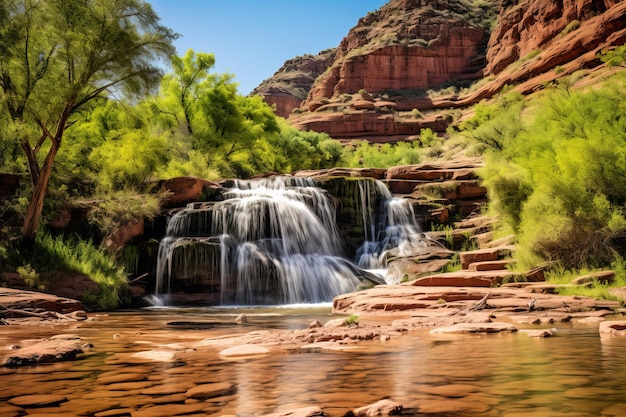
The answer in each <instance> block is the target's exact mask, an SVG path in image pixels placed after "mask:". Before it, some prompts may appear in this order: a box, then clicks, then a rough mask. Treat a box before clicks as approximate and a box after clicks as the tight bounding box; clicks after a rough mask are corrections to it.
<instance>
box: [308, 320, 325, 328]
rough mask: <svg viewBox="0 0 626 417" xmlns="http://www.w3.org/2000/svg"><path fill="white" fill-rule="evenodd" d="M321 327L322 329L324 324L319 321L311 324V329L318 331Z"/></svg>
mask: <svg viewBox="0 0 626 417" xmlns="http://www.w3.org/2000/svg"><path fill="white" fill-rule="evenodd" d="M320 327H322V323H320V321H319V320H314V321H312V322H311V324H309V329H318V328H320Z"/></svg>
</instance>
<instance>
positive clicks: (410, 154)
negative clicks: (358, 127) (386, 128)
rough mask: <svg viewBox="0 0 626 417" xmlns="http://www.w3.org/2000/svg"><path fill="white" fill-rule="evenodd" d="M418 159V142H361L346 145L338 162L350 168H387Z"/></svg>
mask: <svg viewBox="0 0 626 417" xmlns="http://www.w3.org/2000/svg"><path fill="white" fill-rule="evenodd" d="M419 161H420V142H419V141H413V142H398V143H396V144H393V145H392V144H389V143H385V144H383V145H379V144H369V143H368V142H361V143H359V144H356V145H350V146H346V147H345V148H344V150H343V153H342V155H341V160H340V164H341V165H342V166H346V167H351V168H360V167H368V168H388V167H391V166H394V165H411V164H417V163H419Z"/></svg>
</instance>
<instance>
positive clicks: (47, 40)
mask: <svg viewBox="0 0 626 417" xmlns="http://www.w3.org/2000/svg"><path fill="white" fill-rule="evenodd" d="M175 38H176V35H175V34H173V33H172V32H171V31H170V30H169V29H167V28H165V27H164V26H161V25H160V24H159V18H158V16H157V15H156V14H155V13H154V11H153V9H152V7H151V6H150V5H149V4H148V3H145V2H143V1H141V0H115V1H114V0H102V1H97V2H67V1H64V0H42V1H37V2H33V1H27V0H7V1H3V2H0V79H2V80H3V81H2V83H1V90H0V121H2V122H3V124H4V123H6V125H5V126H4V127H3V128H2V130H3V132H1V133H2V135H3V136H4V135H5V134H6V135H7V136H8V137H9V138H10V140H12V141H13V142H14V143H18V144H19V146H20V147H21V148H22V149H23V151H24V153H25V156H26V158H25V163H26V165H27V168H28V172H29V173H30V176H31V182H32V184H33V193H32V198H30V200H29V205H28V209H27V211H26V215H25V216H24V227H23V238H24V240H25V243H28V244H32V242H34V239H35V234H36V231H37V228H38V226H39V223H40V219H41V216H42V210H43V206H44V201H45V197H46V193H47V191H48V186H49V181H50V176H51V175H52V171H53V166H54V163H55V160H56V157H57V155H58V154H59V152H60V149H61V144H62V143H64V139H65V133H66V130H67V129H68V128H70V127H71V126H72V125H74V124H75V123H76V122H78V121H80V120H82V115H83V114H82V113H81V112H83V111H88V110H89V109H90V108H91V106H93V105H95V104H96V102H97V101H98V100H100V99H102V98H105V97H107V96H110V95H124V94H128V95H129V96H133V97H137V96H138V95H139V96H140V95H141V94H144V93H146V92H147V91H149V90H150V89H151V88H152V87H154V85H155V84H156V83H157V82H158V81H159V78H160V75H161V72H160V69H159V67H158V65H157V61H158V59H161V58H164V59H167V58H168V56H169V55H170V54H171V53H172V52H173V50H174V48H173V45H172V41H173V40H174V39H175ZM5 141H6V139H4V138H3V144H4V143H5ZM3 147H4V146H3ZM8 150H9V151H14V150H15V145H14V146H13V147H9V148H8Z"/></svg>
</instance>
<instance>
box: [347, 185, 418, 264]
mask: <svg viewBox="0 0 626 417" xmlns="http://www.w3.org/2000/svg"><path fill="white" fill-rule="evenodd" d="M368 186H370V187H372V186H373V187H375V190H373V192H372V190H363V191H362V193H361V194H362V195H368V196H371V195H375V196H377V198H376V199H375V200H376V201H377V202H378V205H379V207H378V208H377V210H373V209H372V205H371V204H370V203H371V202H368V201H366V200H365V199H363V200H362V205H363V207H362V209H361V211H362V212H363V213H367V216H369V218H368V220H369V222H370V223H369V225H370V226H369V228H368V230H367V233H366V236H365V241H364V242H363V244H362V245H361V247H359V249H358V251H357V255H356V263H357V265H358V266H359V267H360V268H364V269H383V268H385V267H386V266H387V260H388V258H389V257H390V256H394V257H401V256H408V255H410V254H414V253H418V252H419V250H420V249H421V248H424V247H425V246H426V245H425V243H424V242H425V241H424V237H423V234H422V233H421V231H420V228H419V226H418V224H417V222H416V221H415V213H414V211H413V206H411V204H410V202H409V201H408V200H405V199H402V198H394V197H393V196H392V195H391V192H390V191H389V189H388V188H387V187H386V186H385V185H384V184H383V183H381V182H380V181H375V182H374V183H373V184H368ZM366 205H367V207H368V208H366ZM373 213H376V215H373ZM364 216H365V214H364Z"/></svg>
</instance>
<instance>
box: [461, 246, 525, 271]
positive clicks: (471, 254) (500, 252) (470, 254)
mask: <svg viewBox="0 0 626 417" xmlns="http://www.w3.org/2000/svg"><path fill="white" fill-rule="evenodd" d="M514 251H515V246H514V245H503V246H498V247H494V248H486V249H477V250H473V251H467V252H460V253H459V258H460V260H461V267H462V268H463V269H467V268H468V267H469V265H470V264H472V263H474V262H485V261H497V260H500V259H503V258H505V257H508V256H511V254H512V253H513V252H514Z"/></svg>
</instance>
